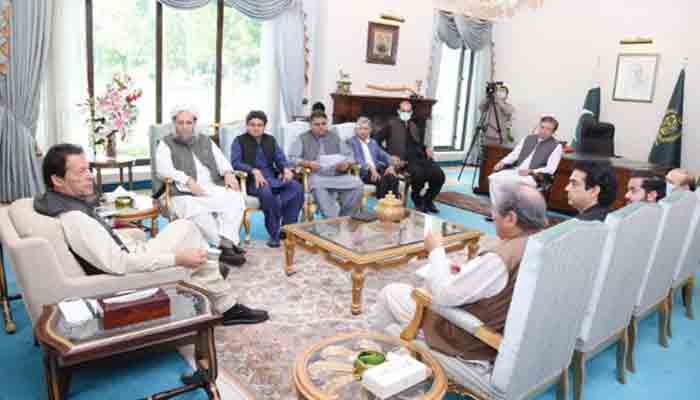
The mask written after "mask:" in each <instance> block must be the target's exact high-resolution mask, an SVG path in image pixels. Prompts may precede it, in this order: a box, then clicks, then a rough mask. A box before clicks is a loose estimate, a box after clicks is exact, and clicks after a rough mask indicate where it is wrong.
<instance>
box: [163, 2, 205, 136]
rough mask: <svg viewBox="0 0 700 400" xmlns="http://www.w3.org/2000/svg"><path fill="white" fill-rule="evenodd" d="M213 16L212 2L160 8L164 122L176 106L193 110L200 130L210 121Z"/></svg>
mask: <svg viewBox="0 0 700 400" xmlns="http://www.w3.org/2000/svg"><path fill="white" fill-rule="evenodd" d="M216 13H217V7H216V2H215V1H213V2H211V3H209V4H208V5H206V6H204V7H200V8H197V9H194V10H178V9H174V8H171V7H166V6H164V7H163V64H164V65H163V121H164V122H165V121H168V120H169V119H170V112H171V110H172V109H173V107H175V106H177V105H179V104H192V105H194V106H195V107H197V109H198V111H199V121H198V125H199V127H200V128H206V127H207V126H208V125H209V124H211V123H212V122H213V121H214V107H215V99H214V96H215V93H216V92H215V86H216ZM154 34H155V31H154Z"/></svg>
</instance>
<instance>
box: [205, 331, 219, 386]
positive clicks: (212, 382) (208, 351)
mask: <svg viewBox="0 0 700 400" xmlns="http://www.w3.org/2000/svg"><path fill="white" fill-rule="evenodd" d="M202 342H203V343H202V344H203V345H204V348H203V349H202V350H203V355H204V359H205V360H206V361H207V364H209V365H208V366H209V369H208V371H207V374H206V376H207V379H206V382H205V386H204V390H206V391H207V394H208V395H209V399H211V400H219V399H221V395H220V394H219V389H218V388H217V387H216V378H217V377H218V376H219V365H218V361H217V359H216V344H215V342H214V328H213V327H211V328H209V329H207V330H206V331H204V332H203V338H202Z"/></svg>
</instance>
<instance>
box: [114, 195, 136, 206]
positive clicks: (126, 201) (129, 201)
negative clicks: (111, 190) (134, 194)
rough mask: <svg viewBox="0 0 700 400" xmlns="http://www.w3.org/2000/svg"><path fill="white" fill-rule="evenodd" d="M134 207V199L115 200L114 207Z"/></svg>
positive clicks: (123, 197) (118, 198) (125, 197)
mask: <svg viewBox="0 0 700 400" xmlns="http://www.w3.org/2000/svg"><path fill="white" fill-rule="evenodd" d="M133 205H134V199H132V198H131V197H130V196H119V197H117V198H116V199H115V200H114V207H116V208H129V207H132V206H133Z"/></svg>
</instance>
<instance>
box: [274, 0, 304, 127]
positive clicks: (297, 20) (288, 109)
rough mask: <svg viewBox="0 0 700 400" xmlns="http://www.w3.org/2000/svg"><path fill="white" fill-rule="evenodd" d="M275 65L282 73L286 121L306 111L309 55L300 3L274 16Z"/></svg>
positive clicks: (281, 87)
mask: <svg viewBox="0 0 700 400" xmlns="http://www.w3.org/2000/svg"><path fill="white" fill-rule="evenodd" d="M273 24H274V27H273V31H274V35H275V38H274V41H275V44H274V49H275V65H276V66H277V71H278V74H279V83H280V89H281V92H282V105H283V106H284V113H285V115H286V119H287V121H285V122H290V121H292V117H293V116H295V115H302V114H303V113H304V104H303V102H304V92H305V89H306V78H305V72H306V59H305V56H304V55H305V53H304V52H305V50H304V41H305V38H304V36H305V33H304V11H303V9H302V7H301V4H297V5H295V6H293V7H291V8H289V9H287V10H286V11H285V12H283V13H282V14H281V15H279V16H278V17H277V18H275V19H274V20H273Z"/></svg>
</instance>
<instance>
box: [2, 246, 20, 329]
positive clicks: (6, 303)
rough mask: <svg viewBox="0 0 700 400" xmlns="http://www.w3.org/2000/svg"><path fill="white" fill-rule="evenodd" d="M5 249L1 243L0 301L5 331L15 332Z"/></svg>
mask: <svg viewBox="0 0 700 400" xmlns="http://www.w3.org/2000/svg"><path fill="white" fill-rule="evenodd" d="M2 258H3V251H2V244H0V303H2V313H3V316H4V319H5V332H7V333H15V331H16V330H17V325H15V322H14V321H13V320H12V308H11V307H10V294H9V293H8V290H7V278H6V277H5V264H4V263H3V261H2Z"/></svg>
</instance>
